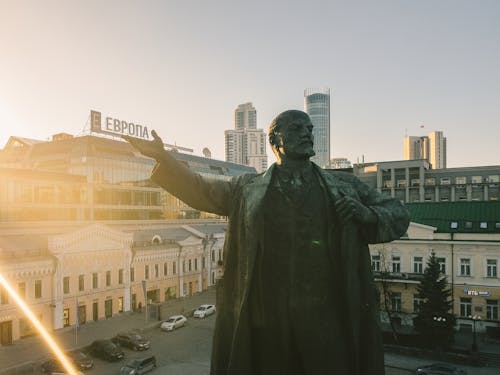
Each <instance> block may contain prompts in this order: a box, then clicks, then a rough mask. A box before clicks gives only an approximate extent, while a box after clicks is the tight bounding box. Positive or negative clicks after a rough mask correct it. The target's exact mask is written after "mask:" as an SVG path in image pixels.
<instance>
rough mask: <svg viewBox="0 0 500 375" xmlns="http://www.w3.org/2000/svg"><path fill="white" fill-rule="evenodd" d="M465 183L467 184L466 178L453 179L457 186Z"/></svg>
mask: <svg viewBox="0 0 500 375" xmlns="http://www.w3.org/2000/svg"><path fill="white" fill-rule="evenodd" d="M466 183H467V178H466V177H456V178H455V184H457V185H465V184H466Z"/></svg>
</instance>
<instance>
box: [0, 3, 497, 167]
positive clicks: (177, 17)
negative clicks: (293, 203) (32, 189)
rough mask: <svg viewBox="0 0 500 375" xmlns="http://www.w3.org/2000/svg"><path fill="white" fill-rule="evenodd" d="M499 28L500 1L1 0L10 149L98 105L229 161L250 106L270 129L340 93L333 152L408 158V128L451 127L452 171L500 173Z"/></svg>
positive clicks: (0, 72)
mask: <svg viewBox="0 0 500 375" xmlns="http://www.w3.org/2000/svg"><path fill="white" fill-rule="evenodd" d="M499 19H500V1H498V0H478V1H471V0H467V1H464V0H418V1H414V0H376V1H375V0H370V1H355V0H353V1H347V0H345V1H336V0H307V1H306V0H303V1H294V0H284V1H281V0H279V1H273V0H263V1H261V0H252V1H238V0H226V1H222V0H210V1H208V0H198V1H190V0H179V1H174V0H164V1H125V0H120V1H105V0H85V1H83V0H82V1H47V0H45V1H22V0H0V130H1V132H0V147H3V146H4V145H5V143H6V141H7V140H8V138H9V136H11V135H17V136H22V137H29V138H35V139H47V138H48V137H50V136H51V135H52V134H55V133H59V132H67V133H71V134H74V135H77V134H81V133H82V132H83V131H84V129H85V128H87V129H88V126H89V125H88V119H89V113H90V110H91V109H95V110H98V111H101V112H102V113H103V115H110V116H113V117H116V118H119V119H123V120H126V121H130V122H134V123H140V124H144V125H146V126H148V127H149V128H154V129H157V131H158V133H159V134H160V135H161V136H162V137H163V138H164V141H165V142H166V143H176V144H178V145H180V146H185V147H190V148H193V149H194V150H195V154H197V155H201V150H202V149H203V148H204V147H208V148H209V149H210V150H211V151H212V156H213V157H214V158H217V159H224V130H226V129H231V128H233V116H234V110H235V109H236V107H237V106H238V104H240V103H245V102H253V104H254V106H255V107H256V109H257V125H258V127H259V128H264V129H266V130H267V127H268V125H269V122H270V121H271V120H272V118H273V117H274V116H275V115H277V114H278V113H280V112H281V111H283V110H286V109H303V91H304V89H305V88H308V87H329V88H330V89H331V94H332V95H331V106H332V110H331V114H332V130H331V137H332V139H331V142H332V157H347V158H348V159H349V160H351V161H352V162H356V161H357V160H358V158H359V160H361V157H362V155H364V158H365V161H387V160H401V159H402V158H403V138H404V135H405V131H406V132H407V133H408V135H425V134H426V133H428V132H430V131H433V130H442V131H443V132H444V135H445V136H446V137H447V142H448V166H449V167H462V166H479V165H483V166H484V165H499V164H500V151H499V150H500V147H499V143H500V21H499ZM421 125H424V128H420V126H421ZM269 154H270V152H269ZM273 160H274V157H270V161H273Z"/></svg>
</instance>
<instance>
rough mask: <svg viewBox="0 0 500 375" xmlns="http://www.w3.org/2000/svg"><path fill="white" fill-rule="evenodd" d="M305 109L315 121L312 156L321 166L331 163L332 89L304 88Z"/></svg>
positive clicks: (325, 166) (313, 121)
mask: <svg viewBox="0 0 500 375" xmlns="http://www.w3.org/2000/svg"><path fill="white" fill-rule="evenodd" d="M304 111H305V112H307V114H308V115H309V117H311V121H312V123H313V126H314V128H313V135H314V151H315V152H316V155H315V156H313V157H312V158H311V160H312V161H313V162H315V163H316V164H318V165H319V166H320V167H323V168H328V167H329V163H330V89H328V88H323V89H306V90H304Z"/></svg>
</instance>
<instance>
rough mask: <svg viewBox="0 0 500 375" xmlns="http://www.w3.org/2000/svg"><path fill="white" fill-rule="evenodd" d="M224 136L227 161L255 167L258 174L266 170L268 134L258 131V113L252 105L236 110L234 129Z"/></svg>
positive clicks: (247, 104)
mask: <svg viewBox="0 0 500 375" xmlns="http://www.w3.org/2000/svg"><path fill="white" fill-rule="evenodd" d="M224 136H225V148H226V161H229V162H231V163H237V164H243V165H248V166H251V167H254V168H255V169H256V170H257V172H263V171H265V170H266V168H267V154H266V134H265V133H264V130H262V129H257V111H256V110H255V107H254V106H253V105H252V103H244V104H240V105H239V106H238V108H236V110H235V111H234V129H233V130H226V131H225V132H224Z"/></svg>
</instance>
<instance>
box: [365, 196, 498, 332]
mask: <svg viewBox="0 0 500 375" xmlns="http://www.w3.org/2000/svg"><path fill="white" fill-rule="evenodd" d="M436 205H439V204H436V203H415V204H409V205H407V207H408V208H409V210H410V214H411V217H412V222H411V224H410V227H409V228H408V231H407V234H406V235H405V236H404V237H402V238H401V239H400V240H397V241H393V242H391V243H387V244H375V245H370V255H371V260H372V268H373V270H374V272H375V277H376V282H377V284H378V286H379V290H380V291H381V296H380V298H381V306H382V309H381V315H382V320H383V321H384V322H385V323H389V320H388V319H389V316H391V317H392V319H393V320H394V321H395V323H396V326H398V327H407V328H408V327H413V319H414V318H415V317H416V316H417V314H418V312H419V306H420V304H421V302H422V301H421V299H420V298H419V296H418V293H417V286H418V285H419V283H420V281H421V280H422V278H423V273H424V270H425V268H426V264H427V261H428V258H429V256H430V255H431V253H434V254H435V256H436V257H437V259H438V261H439V264H440V267H441V271H442V274H443V276H445V277H446V280H447V283H448V286H449V288H450V290H451V291H452V301H453V311H452V312H453V314H454V315H455V316H456V317H457V326H456V329H466V330H470V329H471V327H472V325H473V324H475V323H477V327H476V328H477V330H478V331H483V332H484V331H485V330H487V327H500V320H499V318H500V315H499V308H500V279H499V273H498V267H499V265H500V202H496V201H492V202H447V203H445V204H443V205H441V207H436ZM437 212H440V215H439V214H436V213H437ZM416 221H418V222H416ZM422 223H423V224H422ZM425 223H428V224H433V225H428V224H425ZM384 288H385V289H386V290H389V291H390V293H389V294H388V295H390V298H389V300H388V301H384V298H388V297H387V294H386V296H384V295H383V294H382V291H383V289H384ZM385 306H387V309H389V311H386V307H385ZM474 320H475V321H476V322H475V323H474Z"/></svg>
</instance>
